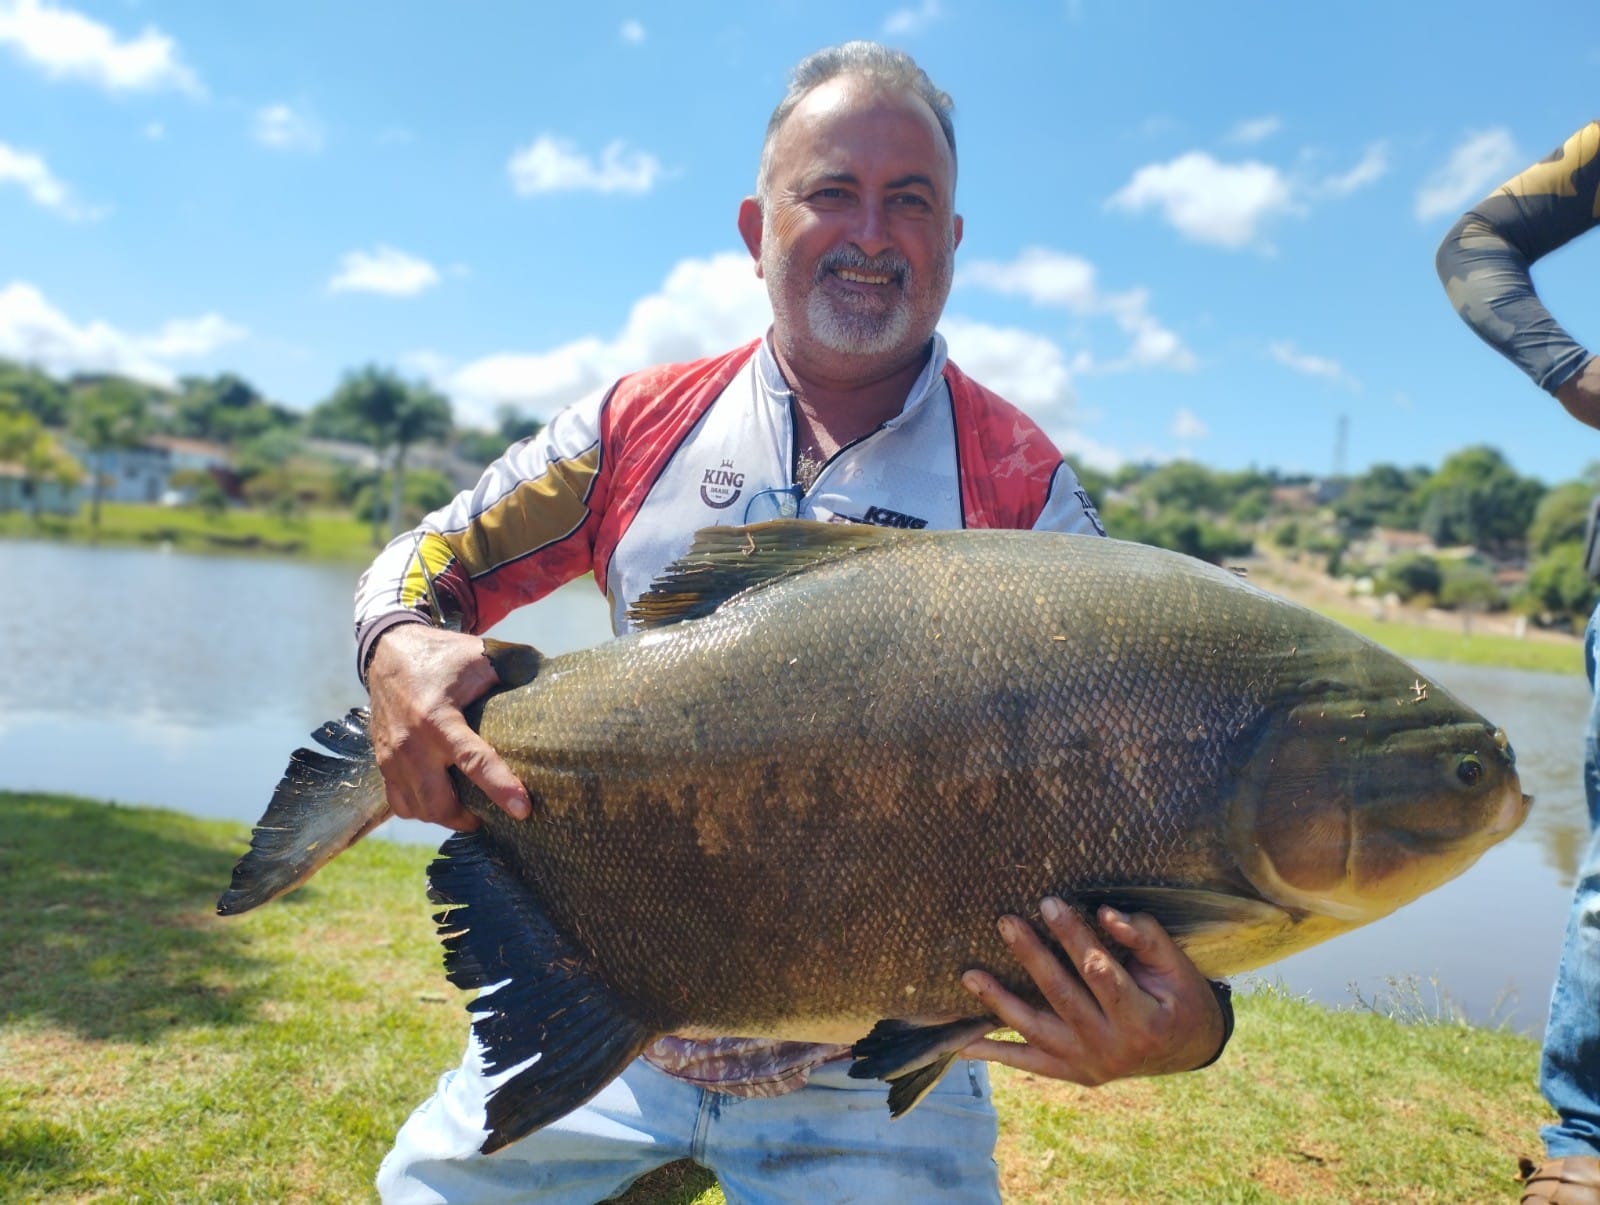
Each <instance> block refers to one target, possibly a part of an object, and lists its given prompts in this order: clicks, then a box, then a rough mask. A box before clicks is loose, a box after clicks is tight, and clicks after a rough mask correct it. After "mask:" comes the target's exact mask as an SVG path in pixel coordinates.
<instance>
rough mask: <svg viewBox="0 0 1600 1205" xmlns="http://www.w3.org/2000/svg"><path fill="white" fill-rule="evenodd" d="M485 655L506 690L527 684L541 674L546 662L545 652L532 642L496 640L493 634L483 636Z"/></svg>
mask: <svg viewBox="0 0 1600 1205" xmlns="http://www.w3.org/2000/svg"><path fill="white" fill-rule="evenodd" d="M483 655H484V656H485V657H487V658H488V659H489V664H490V666H492V667H493V669H494V672H495V677H497V678H499V679H500V686H501V688H502V689H505V690H511V689H514V688H516V687H518V686H526V685H527V684H528V683H529V682H532V681H533V680H534V679H535V678H537V677H538V676H539V667H540V666H542V665H543V664H544V654H543V653H541V652H540V651H539V650H538V649H536V648H534V647H533V646H532V645H531V644H517V643H515V642H514V641H510V640H496V639H495V638H494V637H493V636H485V637H484V638H483Z"/></svg>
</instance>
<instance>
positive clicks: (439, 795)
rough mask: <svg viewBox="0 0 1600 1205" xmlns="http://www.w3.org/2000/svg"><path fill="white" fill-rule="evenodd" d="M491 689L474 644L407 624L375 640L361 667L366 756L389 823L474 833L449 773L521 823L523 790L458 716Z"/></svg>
mask: <svg viewBox="0 0 1600 1205" xmlns="http://www.w3.org/2000/svg"><path fill="white" fill-rule="evenodd" d="M498 684H499V679H498V678H497V677H496V676H495V672H494V667H493V666H491V665H490V664H489V662H488V659H487V658H485V657H484V655H483V641H482V640H481V639H480V638H479V637H477V636H466V635H463V634H461V633H460V632H446V631H441V630H439V629H437V628H431V627H428V626H427V625H426V624H420V623H406V624H399V625H397V626H395V627H392V628H390V629H389V630H388V631H386V632H385V633H384V634H383V635H382V636H381V637H380V638H379V640H378V647H377V651H376V652H374V653H373V655H372V663H371V665H369V666H368V667H367V692H368V694H369V695H370V696H371V699H372V723H371V733H372V748H373V751H374V752H375V753H376V754H377V756H378V769H379V770H380V771H382V773H383V781H384V786H385V787H386V788H387V794H388V798H389V808H390V810H391V811H393V812H394V814H395V815H396V816H404V817H406V818H407V819H411V820H429V821H432V822H433V823H434V824H442V825H444V826H445V827H446V828H453V829H456V830H457V831H459V832H467V831H469V830H471V829H475V828H477V827H478V823H479V822H478V818H477V817H476V816H474V815H473V814H472V813H471V812H468V811H467V810H466V809H465V808H463V807H462V806H461V801H460V800H458V799H457V798H456V793H455V788H454V787H453V786H452V785H451V783H450V767H451V766H456V767H457V768H459V769H460V770H461V772H462V773H463V774H465V775H466V776H467V777H468V778H470V779H471V780H472V781H473V782H475V783H477V784H478V786H479V787H480V788H481V789H482V790H483V793H484V794H485V795H487V796H488V797H489V798H490V799H491V800H492V801H493V802H494V803H495V804H496V805H497V806H498V807H499V808H500V809H501V810H503V811H504V812H506V813H507V814H508V815H510V816H513V817H515V818H516V819H519V820H520V819H522V818H523V817H525V816H527V815H528V813H529V811H530V810H531V807H530V804H529V802H528V793H527V791H526V790H525V789H524V788H523V786H522V783H521V782H520V781H519V780H518V779H517V776H516V775H515V774H513V773H512V772H511V767H510V766H508V765H506V763H505V762H504V761H503V760H502V759H501V757H500V755H499V754H498V753H496V752H495V751H494V748H493V746H491V745H490V744H489V743H488V742H487V741H485V740H484V739H483V738H482V737H480V736H479V735H478V734H477V733H476V732H474V731H473V730H472V728H471V726H470V725H468V723H467V721H466V717H465V716H463V715H462V714H461V709H462V708H464V707H465V706H467V704H469V703H471V702H472V701H473V700H474V699H477V698H480V697H481V696H483V695H484V694H486V693H488V692H489V691H490V690H492V689H493V688H494V687H495V686H496V685H498Z"/></svg>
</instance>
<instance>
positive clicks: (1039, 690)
mask: <svg viewBox="0 0 1600 1205" xmlns="http://www.w3.org/2000/svg"><path fill="white" fill-rule="evenodd" d="M634 615H635V618H636V620H637V621H639V622H641V623H642V624H644V630H642V631H641V632H639V633H637V634H634V635H630V636H625V637H622V638H620V639H617V640H614V641H610V642H608V643H605V644H603V645H600V646H598V647H596V648H592V649H588V650H586V651H583V652H578V653H572V654H568V655H564V656H560V657H552V658H548V659H542V658H540V657H539V655H538V654H537V653H535V652H533V650H531V649H526V648H524V647H522V646H495V647H493V649H492V656H493V659H495V660H496V663H497V668H499V669H500V671H501V674H502V679H503V680H505V679H511V680H515V681H521V682H523V684H522V685H520V686H516V687H515V688H509V689H506V690H504V691H502V692H500V693H497V694H494V695H493V696H491V697H489V698H488V699H486V700H485V701H484V702H482V704H481V705H480V706H479V707H477V708H476V709H475V710H474V713H473V714H472V715H471V718H472V719H473V721H474V723H475V724H476V726H477V728H478V731H479V732H480V733H482V734H483V735H484V737H486V738H487V739H488V740H489V741H490V743H492V744H493V745H494V746H495V748H497V749H498V750H499V751H500V753H501V754H502V755H503V756H504V757H505V758H506V760H507V761H508V762H509V763H510V765H511V766H512V768H513V769H514V770H515V771H516V772H517V774H518V775H519V776H520V777H521V779H522V780H523V782H524V783H525V784H526V785H527V788H528V793H529V796H530V798H531V799H532V802H533V814H532V816H531V817H530V818H529V819H527V820H524V821H515V820H512V819H510V818H509V817H507V816H506V815H504V814H503V813H501V812H500V811H498V810H497V809H496V808H494V807H493V806H491V805H490V804H489V803H488V802H487V800H486V799H485V798H484V797H483V796H482V795H481V794H480V793H479V792H478V791H477V790H476V789H475V788H474V787H472V786H471V785H470V784H469V783H468V782H466V780H465V779H458V780H457V786H458V789H459V790H460V793H461V797H462V801H463V803H464V804H465V806H466V807H468V808H469V809H470V810H471V811H473V812H474V813H475V814H476V815H478V816H479V817H481V818H482V820H483V827H482V829H481V830H479V831H478V832H477V833H474V834H471V835H468V836H456V837H452V838H451V839H450V840H449V841H448V842H447V843H446V844H445V846H444V847H443V849H442V850H441V853H442V855H443V856H442V857H441V858H440V859H439V860H437V861H436V862H434V863H433V865H432V866H431V867H430V870H429V877H430V895H431V897H432V898H433V899H434V900H435V901H436V902H438V903H442V904H445V905H447V910H446V911H445V912H443V913H441V914H440V916H439V918H438V919H439V922H440V933H441V936H442V937H443V938H444V944H445V947H446V958H445V963H446V968H447V970H448V973H449V975H450V978H451V980H452V981H453V982H454V983H456V984H457V985H459V986H462V987H467V988H476V987H484V986H487V985H491V984H500V985H501V986H499V987H498V988H497V989H496V990H494V991H493V992H490V993H486V994H484V995H482V996H480V997H478V999H477V1000H476V1001H474V1002H473V1004H471V1005H470V1006H469V1007H471V1008H472V1009H473V1010H474V1011H475V1013H476V1014H477V1019H476V1021H475V1023H474V1024H475V1028H476V1031H477V1033H478V1035H479V1037H480V1038H481V1039H482V1041H483V1043H484V1045H485V1047H486V1048H487V1052H488V1061H489V1064H490V1066H491V1068H493V1069H496V1070H503V1069H507V1068H510V1067H512V1066H514V1065H516V1064H519V1063H523V1062H526V1061H527V1060H528V1059H530V1058H532V1057H533V1056H534V1055H535V1054H538V1055H540V1056H541V1057H540V1058H539V1060H538V1061H537V1062H535V1063H533V1064H532V1065H531V1066H530V1067H528V1068H526V1069H525V1070H523V1071H521V1072H520V1073H519V1074H517V1075H516V1076H514V1077H513V1078H511V1079H510V1080H508V1081H507V1082H506V1083H505V1084H504V1085H503V1086H502V1087H501V1088H500V1089H499V1091H498V1093H497V1094H496V1095H495V1096H494V1097H493V1098H492V1100H491V1101H490V1105H489V1116H488V1119H487V1129H488V1131H489V1138H488V1140H487V1141H486V1142H485V1144H484V1149H485V1150H493V1149H496V1148H498V1147H499V1146H502V1145H504V1144H505V1143H507V1142H509V1141H511V1140H513V1139H515V1138H517V1137H519V1136H521V1135H522V1134H525V1133H527V1132H529V1131H531V1130H533V1129H536V1128H537V1127H539V1126H541V1125H544V1124H546V1123H547V1122H549V1121H551V1120H554V1119H555V1118H556V1117H559V1116H561V1115H563V1114H565V1113H566V1112H568V1111H570V1110H571V1109H573V1108H575V1107H577V1106H578V1105H579V1104H581V1103H582V1102H583V1101H585V1100H587V1099H588V1098H589V1097H590V1096H592V1095H593V1094H594V1093H595V1092H597V1091H598V1090H599V1089H600V1088H601V1087H603V1086H604V1085H605V1084H606V1083H607V1082H608V1081H609V1080H610V1079H611V1078H612V1077H614V1076H615V1075H617V1074H618V1073H619V1072H620V1071H621V1070H622V1068H623V1067H624V1066H625V1065H626V1064H627V1063H628V1062H629V1061H630V1060H631V1059H632V1058H633V1057H634V1056H635V1055H637V1054H638V1053H639V1052H640V1051H641V1050H642V1049H643V1048H644V1047H645V1046H646V1045H647V1044H648V1043H649V1042H651V1041H652V1040H653V1039H654V1038H656V1037H657V1036H659V1035H661V1034H668V1033H673V1034H683V1035H689V1036H713V1035H742V1036H771V1037H775V1038H786V1039H797V1040H806V1041H815V1042H854V1043H855V1054H856V1056H857V1059H858V1062H857V1064H856V1065H855V1067H853V1069H852V1071H853V1073H856V1074H863V1075H877V1076H880V1077H882V1078H886V1079H889V1080H890V1083H891V1092H890V1096H891V1102H890V1103H891V1108H893V1109H895V1110H896V1111H897V1112H899V1111H903V1110H904V1109H906V1108H909V1107H910V1106H911V1105H913V1104H915V1103H916V1101H917V1100H918V1099H919V1098H920V1096H921V1094H922V1093H923V1092H925V1091H926V1090H927V1089H928V1088H929V1087H931V1086H932V1084H933V1082H934V1081H935V1080H937V1078H938V1076H939V1074H940V1073H942V1071H943V1070H944V1068H945V1067H946V1066H947V1065H948V1063H949V1061H950V1059H951V1058H952V1057H953V1056H954V1053H955V1051H957V1050H958V1049H960V1047H961V1046H963V1045H965V1044H966V1043H967V1042H969V1041H971V1040H972V1039H973V1038H974V1037H976V1036H978V1035H979V1034H981V1033H983V1032H985V1031H987V1030H988V1029H991V1028H993V1027H994V1026H995V1025H996V1024H997V1022H996V1021H995V1020H994V1018H992V1017H987V1016H976V1015H975V1014H974V1009H975V1006H976V1002H975V1000H974V998H973V997H972V996H971V995H969V994H968V993H967V992H966V991H965V990H963V989H962V988H961V986H960V984H959V977H960V975H961V973H962V972H963V971H964V970H967V969H968V968H971V967H981V968H983V969H985V970H988V971H989V972H991V973H992V974H994V975H995V976H996V977H997V978H998V979H999V980H1000V981H1001V982H1002V983H1003V984H1005V985H1006V986H1007V987H1008V988H1009V989H1011V990H1012V991H1013V992H1016V993H1018V994H1020V995H1022V996H1024V997H1027V998H1030V999H1033V1000H1036V1001H1037V1000H1038V999H1039V995H1038V992H1037V989H1036V988H1035V987H1034V986H1033V984H1032V982H1031V981H1030V980H1029V979H1028V978H1027V977H1026V975H1025V974H1024V973H1023V972H1022V971H1021V969H1020V968H1019V967H1018V966H1017V964H1016V963H1015V962H1014V960H1013V959H1012V958H1011V957H1010V956H1009V955H1008V954H1007V952H1006V950H1005V947H1004V946H1003V945H1002V944H1001V942H1000V939H999V937H998V935H997V933H996V930H995V919H996V918H997V917H998V916H1000V915H1001V914H1003V913H1015V914H1018V915H1035V916H1036V911H1030V910H1036V908H1037V901H1038V900H1039V899H1040V898H1041V897H1043V896H1045V895H1047V894H1058V895H1061V896H1063V897H1065V898H1067V899H1069V900H1072V901H1075V902H1076V903H1077V904H1078V905H1080V906H1082V907H1084V908H1085V909H1092V908H1093V907H1094V906H1096V905H1098V904H1100V903H1112V904H1115V905H1116V906H1118V907H1120V908H1123V909H1125V910H1129V911H1145V912H1149V913H1151V914H1153V915H1154V916H1155V917H1156V918H1157V919H1158V920H1160V921H1161V923H1162V924H1163V925H1165V926H1166V928H1167V929H1168V930H1169V931H1170V932H1171V933H1172V934H1173V935H1174V937H1175V938H1176V939H1177V940H1178V942H1179V944H1180V945H1182V946H1183V948H1184V949H1185V950H1186V951H1187V952H1188V954H1189V956H1190V957H1191V958H1192V959H1193V960H1194V962H1195V964H1196V965H1197V966H1198V967H1199V968H1200V970H1201V971H1202V972H1204V973H1205V974H1206V975H1208V976H1212V977H1218V976H1223V975H1228V974H1231V973H1233V972H1237V971H1243V970H1246V969H1249V968H1253V967H1258V966H1261V965H1262V964H1264V963H1267V962H1270V961H1272V960H1274V959H1277V958H1280V957H1283V956H1284V955H1286V954H1289V953H1291V952H1293V951H1295V950H1299V949H1302V948H1304V947H1306V946H1309V945H1311V944H1313V943H1315V942H1319V941H1322V940H1324V939H1325V938H1328V937H1331V936H1333V935H1334V934H1337V933H1340V932H1342V931H1344V930H1347V929H1351V928H1354V927H1355V926H1357V925H1361V924H1365V923H1366V922H1368V921H1372V920H1375V919H1377V918H1378V917H1381V916H1383V915H1385V914H1387V913H1389V912H1391V911H1393V910H1394V909H1395V908H1397V907H1398V906H1400V905H1401V904H1403V903H1405V902H1407V901H1409V900H1412V899H1414V898H1416V897H1417V896H1418V895H1420V894H1422V893H1423V892H1425V891H1428V890H1430V889H1432V888H1434V887H1436V886H1438V885H1439V884H1441V883H1443V882H1444V881H1445V880H1447V879H1449V878H1451V877H1453V876H1454V875H1456V874H1459V873H1460V872H1461V871H1462V870H1464V869H1466V868H1467V867H1468V866H1469V865H1471V863H1472V862H1473V861H1474V860H1475V859H1476V858H1477V857H1478V856H1479V855H1480V854H1481V853H1483V851H1484V850H1485V849H1487V848H1488V847H1489V846H1491V845H1493V844H1494V843H1495V842H1497V841H1499V840H1501V839H1502V838H1504V837H1505V836H1507V835H1508V834H1509V833H1510V832H1511V831H1512V830H1513V829H1515V828H1516V827H1517V825H1518V824H1519V823H1521V821H1522V819H1523V817H1524V816H1525V815H1526V812H1527V808H1528V804H1529V800H1528V799H1527V798H1526V797H1525V796H1524V795H1523V794H1522V790H1521V786H1520V784H1519V782H1518V779H1517V774H1516V770H1515V769H1514V766H1513V757H1512V752H1511V748H1510V746H1509V745H1508V743H1507V741H1506V738H1505V735H1504V734H1503V733H1502V732H1500V731H1499V730H1497V729H1495V728H1494V727H1493V726H1491V725H1490V724H1488V723H1486V722H1485V721H1484V720H1483V718H1482V717H1480V716H1478V715H1477V714H1476V713H1474V712H1473V711H1472V710H1471V709H1470V708H1468V707H1465V706H1463V705H1462V704H1461V703H1459V702H1457V701H1456V700H1455V699H1454V698H1452V697H1451V696H1450V695H1449V694H1447V693H1446V692H1445V691H1443V690H1441V689H1440V688H1439V687H1437V686H1435V685H1432V684H1430V683H1428V682H1426V681H1425V680H1424V679H1423V677H1422V675H1420V674H1419V673H1418V672H1417V671H1416V670H1415V669H1413V668H1412V667H1411V666H1409V665H1407V664H1406V663H1404V662H1403V661H1400V660H1399V659H1397V658H1395V657H1394V656H1392V655H1390V654H1389V653H1387V652H1385V651H1384V650H1383V649H1381V648H1379V647H1378V646H1377V645H1375V644H1373V643H1371V642H1370V641H1367V640H1365V639H1363V638H1362V637H1360V636H1357V635H1355V634H1353V633H1351V632H1349V631H1347V630H1346V629H1344V628H1342V627H1340V626H1338V625H1337V624H1334V623H1332V622H1330V621H1328V620H1326V619H1323V618H1321V617H1319V616H1318V615H1316V614H1314V613H1313V612H1311V611H1308V610H1306V609H1304V608H1302V607H1299V606H1296V605H1294V604H1292V603H1289V602H1285V601H1283V600H1282V599H1279V598H1276V597H1274V596H1272V595H1270V594H1267V593H1264V592H1263V591H1261V590H1258V589H1256V588H1254V587H1253V586H1251V585H1249V584H1247V583H1246V582H1244V581H1242V580H1240V579H1239V578H1238V577H1236V576H1235V575H1233V574H1231V573H1229V572H1226V571H1225V570H1222V569H1217V568H1215V567H1212V566H1209V565H1205V564H1202V563H1200V562H1198V561H1195V560H1192V559H1189V558H1187V557H1183V556H1179V555H1176V554H1174V553H1169V552H1164V551H1161V550H1158V549H1154V548H1149V547H1145V546H1143V545H1138V544H1128V543H1123V542H1120V541H1116V540H1106V539H1096V538H1092V537H1079V536H1069V535H1053V534H1041V533H1031V532H960V531H956V532H921V531H913V532H904V531H886V530H883V529H877V528H869V527H862V526H854V525H831V524H815V523H804V522H793V521H790V522H778V523H769V524H763V525H760V526H756V527H750V528H715V529H710V530H707V531H703V532H701V533H700V534H699V535H698V537H697V538H696V540H695V543H694V547H693V548H692V550H691V551H690V553H689V554H688V555H687V556H686V557H685V558H684V559H683V560H681V561H680V562H678V563H677V564H676V565H674V566H673V567H672V568H671V569H669V570H668V571H667V572H666V573H665V574H664V575H663V577H662V578H661V580H660V581H658V582H657V584H656V586H655V587H654V588H653V589H652V591H651V592H650V593H649V594H647V595H646V596H645V597H644V598H643V599H641V600H640V602H639V603H638V604H637V606H636V608H635V611H634ZM317 736H318V739H319V740H320V741H321V743H323V744H324V745H325V746H326V747H328V748H329V749H331V750H332V751H333V754H334V755H333V756H330V755H328V754H322V753H316V752H309V751H306V750H300V751H299V752H297V753H296V754H295V755H294V758H293V760H292V761H291V763H290V766H289V769H288V771H287V772H286V774H285V777H284V779H283V781H282V783H280V785H279V787H278V790H277V793H276V795H275V796H274V798H273V800H272V802H271V805H270V806H269V808H268V810H267V813H266V815H265V816H264V817H263V818H262V821H261V823H260V826H259V827H258V828H257V829H256V831H255V834H254V836H253V839H252V845H251V849H250V851H249V852H248V853H247V854H246V855H245V856H244V858H243V859H242V860H241V861H240V863H239V865H238V866H237V867H236V868H235V870H234V877H233V886H232V889H231V890H229V891H228V892H227V893H226V894H224V895H223V896H222V898H221V900H220V901H219V905H218V909H219V911H221V912H222V913H224V914H229V913H236V912H243V911H245V910H247V909H249V908H253V907H255V906H256V905H258V904H260V903H262V902H264V901H265V900H267V899H270V898H271V897H272V896H274V895H277V894H279V893H281V892H282V891H285V890H287V889H289V888H290V887H292V886H295V885H296V884H298V883H299V882H302V881H304V879H305V878H307V877H308V876H309V875H310V874H311V873H313V872H314V871H315V870H316V868H317V867H318V866H320V865H321V864H322V863H323V862H325V861H326V860H327V859H328V858H330V857H332V856H333V855H334V854H336V853H337V852H338V851H339V850H341V849H343V848H344V847H345V846H347V845H348V844H349V843H350V841H352V840H353V839H354V838H355V837H356V836H359V835H360V834H361V833H362V832H365V831H366V830H367V829H368V828H370V827H372V825H374V824H375V823H377V822H378V821H379V820H381V819H382V817H383V816H384V814H385V813H384V806H385V805H384V799H383V790H382V783H381V780H380V778H379V775H378V772H377V769H376V767H375V764H374V762H373V760H372V754H371V749H370V745H369V743H368V741H367V737H366V730H365V717H364V715H363V714H362V713H360V712H353V713H351V716H350V717H348V718H347V719H346V720H345V721H343V722H336V723H332V724H329V725H326V726H324V728H323V729H322V730H321V732H319V733H318V734H317ZM869 1031H870V1036H867V1035H869ZM858 1039H859V1040H858Z"/></svg>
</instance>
